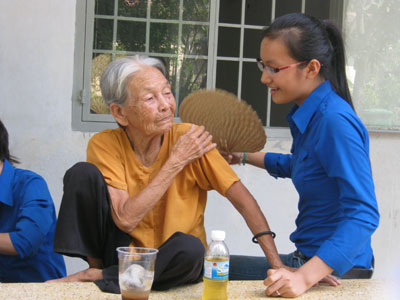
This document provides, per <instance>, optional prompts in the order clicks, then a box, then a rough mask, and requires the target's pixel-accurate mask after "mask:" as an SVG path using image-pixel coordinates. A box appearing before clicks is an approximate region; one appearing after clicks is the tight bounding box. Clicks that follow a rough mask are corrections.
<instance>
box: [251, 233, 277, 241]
mask: <svg viewBox="0 0 400 300" xmlns="http://www.w3.org/2000/svg"><path fill="white" fill-rule="evenodd" d="M266 234H270V235H271V236H272V238H273V239H274V238H275V236H276V234H275V232H272V231H263V232H259V233H257V234H255V235H254V236H253V238H252V239H251V240H252V241H253V243H255V244H258V241H257V238H258V237H260V236H262V235H266Z"/></svg>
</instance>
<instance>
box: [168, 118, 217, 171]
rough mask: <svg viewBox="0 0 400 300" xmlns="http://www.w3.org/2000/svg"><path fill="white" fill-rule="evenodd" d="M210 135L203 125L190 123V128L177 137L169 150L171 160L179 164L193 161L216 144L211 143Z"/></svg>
mask: <svg viewBox="0 0 400 300" xmlns="http://www.w3.org/2000/svg"><path fill="white" fill-rule="evenodd" d="M211 140H212V135H211V134H210V133H209V132H208V131H206V130H205V128H204V126H200V127H198V128H196V126H195V125H192V127H190V129H189V130H188V131H187V132H186V133H185V134H183V135H182V136H180V137H179V139H178V140H177V142H176V143H175V145H174V147H173V148H172V151H171V156H170V158H171V160H172V161H173V162H174V163H176V164H181V166H186V165H187V164H189V163H191V162H193V161H195V160H196V159H198V158H200V157H202V156H203V155H204V154H205V153H207V152H208V151H210V150H212V149H214V148H215V147H216V146H217V145H216V144H215V143H211Z"/></svg>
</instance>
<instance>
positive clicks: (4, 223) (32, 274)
mask: <svg viewBox="0 0 400 300" xmlns="http://www.w3.org/2000/svg"><path fill="white" fill-rule="evenodd" d="M16 163H18V161H17V160H16V159H15V158H14V157H13V156H11V155H10V152H9V149H8V132H7V129H6V128H5V126H4V124H3V122H2V121H0V282H43V281H46V280H50V279H56V278H61V277H63V276H65V264H64V259H63V257H62V256H61V255H60V254H57V253H55V252H54V251H53V239H54V231H55V227H56V212H55V209H54V204H53V200H52V198H51V196H50V193H49V190H48V188H47V184H46V182H45V181H44V179H43V178H42V177H41V176H39V175H38V174H35V173H34V172H32V171H29V170H23V169H17V168H15V167H13V164H16Z"/></svg>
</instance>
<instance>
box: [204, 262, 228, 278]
mask: <svg viewBox="0 0 400 300" xmlns="http://www.w3.org/2000/svg"><path fill="white" fill-rule="evenodd" d="M204 277H205V278H207V279H211V280H228V277H229V259H225V260H220V259H216V260H213V258H208V259H207V258H206V259H205V260H204Z"/></svg>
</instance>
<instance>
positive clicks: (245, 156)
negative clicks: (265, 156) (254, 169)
mask: <svg viewBox="0 0 400 300" xmlns="http://www.w3.org/2000/svg"><path fill="white" fill-rule="evenodd" d="M246 159H247V152H243V154H242V157H241V164H242V165H243V166H244V165H245V164H246Z"/></svg>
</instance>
